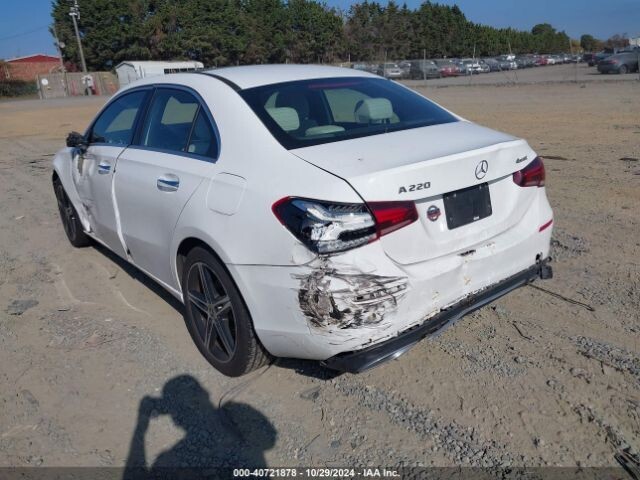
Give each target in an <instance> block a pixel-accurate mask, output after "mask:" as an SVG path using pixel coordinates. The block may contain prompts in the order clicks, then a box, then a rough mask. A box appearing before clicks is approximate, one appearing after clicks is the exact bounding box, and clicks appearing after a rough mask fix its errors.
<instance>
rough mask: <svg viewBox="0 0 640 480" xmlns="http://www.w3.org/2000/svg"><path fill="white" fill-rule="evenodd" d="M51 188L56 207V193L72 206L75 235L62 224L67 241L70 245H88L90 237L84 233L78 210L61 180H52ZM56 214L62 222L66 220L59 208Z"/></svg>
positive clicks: (78, 246)
mask: <svg viewBox="0 0 640 480" xmlns="http://www.w3.org/2000/svg"><path fill="white" fill-rule="evenodd" d="M53 190H54V192H53V193H54V195H55V197H56V207H58V205H57V202H58V194H60V195H62V196H64V197H65V198H66V200H67V201H68V202H69V204H70V205H71V208H73V213H74V215H73V223H74V224H75V236H73V237H72V236H71V235H70V234H69V232H68V231H67V229H66V228H65V227H64V225H63V230H64V233H65V235H66V236H67V239H68V240H69V243H71V245H73V246H74V247H77V248H81V247H86V246H87V245H89V243H90V239H89V237H88V236H87V234H86V233H84V228H83V226H82V223H80V220H79V219H78V212H77V210H76V207H74V206H73V203H71V199H70V198H69V196H68V195H67V192H66V191H65V189H64V185H62V182H61V181H60V180H54V181H53ZM58 214H59V215H60V221H61V222H63V223H64V222H66V220H65V219H64V217H63V215H62V212H60V208H58Z"/></svg>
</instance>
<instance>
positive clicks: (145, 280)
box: [93, 242, 184, 315]
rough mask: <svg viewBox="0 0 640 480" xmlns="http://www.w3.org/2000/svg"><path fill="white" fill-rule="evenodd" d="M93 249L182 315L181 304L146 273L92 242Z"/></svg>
mask: <svg viewBox="0 0 640 480" xmlns="http://www.w3.org/2000/svg"><path fill="white" fill-rule="evenodd" d="M93 248H94V249H95V250H96V251H98V252H100V253H101V254H102V255H104V256H105V257H107V258H108V259H109V260H111V261H112V262H113V263H115V264H116V265H118V266H119V267H120V268H121V269H122V270H124V271H125V273H126V274H127V275H129V276H130V277H131V278H133V279H134V280H137V281H138V282H140V283H142V284H143V285H144V286H145V287H147V288H148V289H149V290H151V291H152V292H153V293H155V294H156V295H157V296H158V297H160V298H161V299H162V300H164V301H165V302H167V303H168V304H169V305H170V306H171V307H173V308H174V310H176V311H177V312H178V313H179V314H180V315H182V313H183V309H184V307H183V305H182V303H180V301H179V300H178V299H177V298H175V297H174V296H173V295H171V294H170V293H169V292H167V291H166V290H165V289H164V288H162V287H161V286H160V285H158V284H157V283H156V282H155V281H154V280H153V279H151V278H150V277H148V276H147V274H146V273H144V272H142V271H141V270H138V268H136V267H134V266H133V265H131V264H130V263H129V262H127V261H126V260H124V259H123V258H120V257H119V256H118V255H116V254H115V253H113V252H112V251H111V250H109V249H108V248H106V247H103V246H102V245H100V244H99V243H97V242H94V244H93Z"/></svg>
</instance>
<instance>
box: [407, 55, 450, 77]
mask: <svg viewBox="0 0 640 480" xmlns="http://www.w3.org/2000/svg"><path fill="white" fill-rule="evenodd" d="M441 76H442V75H441V74H440V69H439V68H438V65H436V63H435V62H434V61H433V60H415V61H413V62H411V67H410V69H409V78H412V79H414V80H420V79H423V78H440V77H441Z"/></svg>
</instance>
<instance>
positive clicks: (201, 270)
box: [198, 263, 214, 304]
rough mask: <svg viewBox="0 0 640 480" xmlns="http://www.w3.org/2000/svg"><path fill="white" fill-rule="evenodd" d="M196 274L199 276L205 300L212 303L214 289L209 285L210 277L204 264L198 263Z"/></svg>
mask: <svg viewBox="0 0 640 480" xmlns="http://www.w3.org/2000/svg"><path fill="white" fill-rule="evenodd" d="M198 274H199V276H200V286H201V287H202V293H203V294H204V298H205V301H206V302H207V303H208V304H211V303H213V298H214V290H213V285H211V277H210V275H209V272H207V268H206V267H205V265H204V264H202V263H199V264H198Z"/></svg>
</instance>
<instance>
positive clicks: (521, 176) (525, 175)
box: [513, 157, 545, 187]
mask: <svg viewBox="0 0 640 480" xmlns="http://www.w3.org/2000/svg"><path fill="white" fill-rule="evenodd" d="M544 178H545V173H544V164H543V163H542V159H541V158H540V157H536V158H534V159H533V161H532V162H531V163H529V164H528V165H527V166H526V167H524V168H523V169H522V170H519V171H517V172H515V173H514V174H513V182H514V183H515V184H516V185H519V186H521V187H544Z"/></svg>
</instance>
